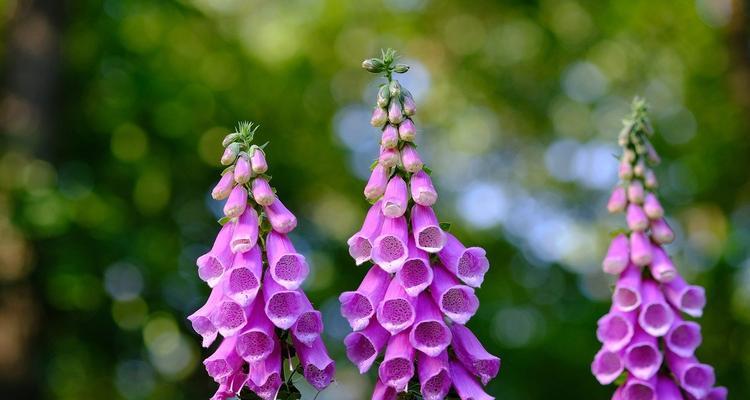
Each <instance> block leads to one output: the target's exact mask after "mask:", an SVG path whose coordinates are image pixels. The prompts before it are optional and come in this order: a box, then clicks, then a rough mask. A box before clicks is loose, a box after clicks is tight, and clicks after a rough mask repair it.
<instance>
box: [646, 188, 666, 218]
mask: <svg viewBox="0 0 750 400" xmlns="http://www.w3.org/2000/svg"><path fill="white" fill-rule="evenodd" d="M643 211H645V212H646V215H648V217H649V218H651V219H659V218H661V217H663V216H664V209H663V208H662V207H661V204H659V199H657V198H656V195H655V194H653V193H651V192H649V193H647V194H646V199H645V200H644V201H643Z"/></svg>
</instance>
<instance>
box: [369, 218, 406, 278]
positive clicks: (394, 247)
mask: <svg viewBox="0 0 750 400" xmlns="http://www.w3.org/2000/svg"><path fill="white" fill-rule="evenodd" d="M408 242H409V233H408V225H407V223H406V218H405V217H403V216H402V217H398V218H385V220H384V221H383V226H382V228H381V230H380V234H379V235H378V237H377V238H375V242H374V243H373V247H372V260H373V262H375V263H376V264H378V265H379V266H380V267H381V268H383V270H385V271H386V272H388V273H394V272H396V271H398V270H399V269H401V266H402V265H403V264H404V262H405V261H406V258H407V257H408V256H409V254H408V249H407V244H408Z"/></svg>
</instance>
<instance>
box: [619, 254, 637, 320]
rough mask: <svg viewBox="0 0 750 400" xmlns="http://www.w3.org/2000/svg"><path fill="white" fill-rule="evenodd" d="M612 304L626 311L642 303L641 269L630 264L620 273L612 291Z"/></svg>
mask: <svg viewBox="0 0 750 400" xmlns="http://www.w3.org/2000/svg"><path fill="white" fill-rule="evenodd" d="M612 304H613V305H614V306H616V307H617V308H618V309H620V310H621V311H624V312H628V311H633V310H635V309H636V308H638V306H640V305H641V269H640V268H638V267H637V266H635V265H633V264H630V265H628V267H627V268H625V270H624V271H623V272H622V274H620V278H619V279H618V280H617V284H616V285H615V291H614V292H613V293H612Z"/></svg>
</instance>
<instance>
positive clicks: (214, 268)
mask: <svg viewBox="0 0 750 400" xmlns="http://www.w3.org/2000/svg"><path fill="white" fill-rule="evenodd" d="M254 133H255V129H253V125H252V124H251V123H248V122H243V123H240V125H239V127H238V130H237V132H235V133H232V134H230V135H228V136H227V138H226V139H225V141H224V146H225V147H226V148H227V150H226V151H225V152H224V156H223V158H222V162H223V163H224V164H228V165H229V166H228V167H227V169H226V170H225V171H224V173H223V176H222V178H221V180H220V181H219V184H217V185H216V188H215V189H214V190H213V193H212V194H213V197H214V198H215V199H217V200H218V199H226V205H225V207H224V213H225V217H224V218H222V219H221V220H220V221H219V223H220V224H222V225H223V226H222V228H221V229H220V231H219V233H218V235H217V237H216V240H215V241H214V244H213V246H212V247H211V249H210V250H209V251H208V252H207V253H206V254H204V255H202V256H200V257H199V258H198V261H197V264H198V276H199V277H200V278H201V279H202V280H203V281H205V282H206V283H207V284H208V285H209V286H210V287H211V288H212V290H211V294H210V296H209V297H208V301H207V302H206V304H205V305H203V306H202V307H201V308H199V309H198V310H197V311H196V312H194V313H193V314H192V315H190V316H189V317H188V320H189V321H190V322H191V324H192V326H193V329H194V330H195V331H196V332H197V333H198V334H200V335H201V336H202V338H203V342H202V344H203V347H209V346H211V345H212V343H213V342H214V341H215V340H216V338H217V337H218V336H219V335H221V336H222V337H223V339H222V340H221V343H219V344H218V346H217V347H216V350H215V351H214V352H213V354H211V355H210V356H209V357H208V358H206V360H205V361H204V362H203V364H204V365H205V367H206V371H207V372H208V375H209V376H211V377H212V378H213V379H214V380H215V381H216V383H218V384H219V388H218V390H217V391H216V394H215V395H214V396H213V398H212V399H229V398H233V397H236V396H237V397H238V396H239V394H240V392H241V391H242V389H243V388H248V389H249V390H250V391H252V392H254V393H255V394H256V395H257V396H258V397H260V398H262V399H274V398H277V396H280V395H283V393H281V391H282V390H283V391H290V393H289V394H290V395H291V392H295V393H296V394H298V393H299V392H298V390H297V389H296V388H295V387H294V385H293V384H292V382H291V373H288V375H289V376H287V377H286V380H287V381H288V382H287V383H286V384H284V381H285V377H284V370H283V369H282V364H283V358H284V357H289V358H290V359H291V356H292V355H294V354H296V355H297V358H298V359H299V366H298V367H297V369H299V371H300V372H301V374H302V375H303V376H304V377H305V379H307V381H308V382H309V383H310V384H311V385H312V386H313V387H314V388H316V389H317V390H323V389H325V388H326V387H327V386H328V385H329V384H330V383H331V381H332V380H333V376H334V371H335V368H336V367H335V363H334V362H333V360H332V359H331V358H330V357H329V356H328V352H327V351H326V348H325V345H324V344H323V341H322V339H321V333H322V331H323V321H322V319H321V314H320V312H319V311H316V310H315V309H314V308H313V306H312V304H311V303H310V301H309V300H308V299H307V297H306V296H305V293H304V292H303V291H302V289H301V288H300V285H301V284H302V282H303V281H304V280H305V278H306V277H307V275H308V273H309V267H308V264H307V261H306V260H305V257H304V256H303V255H302V254H300V253H298V252H297V251H296V250H295V248H294V245H293V244H292V241H291V239H290V238H289V237H288V236H287V234H288V233H289V232H291V231H292V230H293V229H294V228H295V227H296V226H297V219H296V218H295V216H294V214H292V213H291V212H290V211H289V210H288V209H287V208H286V207H285V206H284V204H282V203H281V200H279V199H278V198H277V197H276V195H275V194H274V191H273V189H272V188H271V186H270V185H269V183H268V179H269V177H267V176H264V175H263V173H265V172H266V171H267V169H268V165H267V163H266V159H265V153H264V152H263V149H262V148H261V147H258V146H255V145H250V142H252V139H253V135H254ZM237 154H239V155H237ZM247 154H251V156H248V155H247ZM264 222H265V223H264ZM264 260H266V262H265V265H264ZM373 331H374V329H371V330H370V331H369V332H373ZM375 334H376V333H371V335H375ZM373 337H375V336H373ZM290 362H291V361H290ZM295 370H296V369H295ZM282 385H283V386H284V388H283V389H282Z"/></svg>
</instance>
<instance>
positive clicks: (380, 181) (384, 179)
mask: <svg viewBox="0 0 750 400" xmlns="http://www.w3.org/2000/svg"><path fill="white" fill-rule="evenodd" d="M388 174H389V171H388V168H385V167H383V166H382V165H380V164H378V165H376V166H375V168H374V169H373V170H372V173H370V180H368V181H367V186H365V198H366V199H367V200H370V201H375V200H377V199H379V198H380V197H381V196H382V195H383V194H384V193H385V187H386V185H387V184H388Z"/></svg>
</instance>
